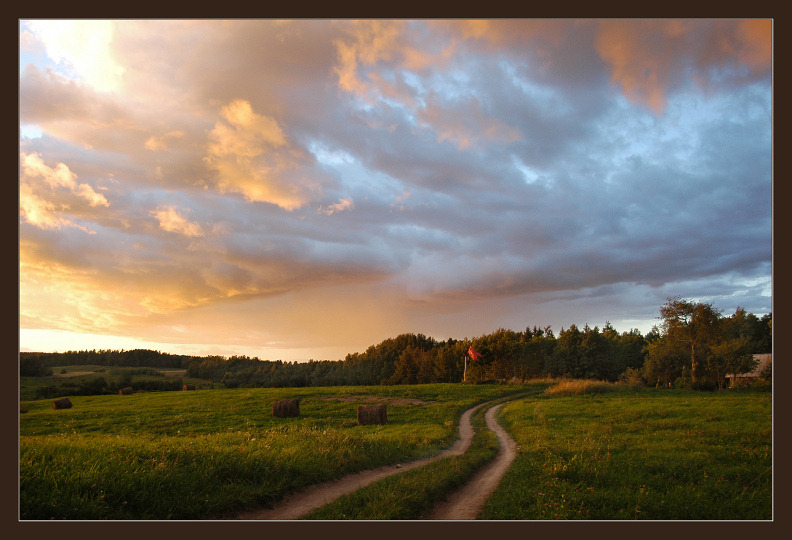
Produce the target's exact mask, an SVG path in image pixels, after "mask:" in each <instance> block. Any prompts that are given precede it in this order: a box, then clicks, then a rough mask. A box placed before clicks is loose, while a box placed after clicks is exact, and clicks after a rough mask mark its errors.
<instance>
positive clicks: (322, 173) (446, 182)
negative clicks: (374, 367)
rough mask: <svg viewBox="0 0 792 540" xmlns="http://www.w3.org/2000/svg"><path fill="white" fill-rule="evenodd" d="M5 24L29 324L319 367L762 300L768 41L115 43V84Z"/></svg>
mask: <svg viewBox="0 0 792 540" xmlns="http://www.w3.org/2000/svg"><path fill="white" fill-rule="evenodd" d="M26 28H27V23H26V22H24V23H23V24H22V33H21V35H20V41H21V43H22V42H23V41H24V43H25V45H24V51H22V52H21V57H20V58H21V59H22V64H23V65H22V66H21V72H20V123H22V124H24V125H29V126H32V127H34V128H35V129H37V130H38V131H39V132H40V133H41V136H39V137H35V138H25V139H23V140H21V141H20V150H21V154H20V179H19V182H20V261H21V275H20V303H21V310H20V313H21V321H22V324H23V325H24V327H26V328H35V327H42V328H44V327H46V328H72V329H79V330H80V331H86V332H97V331H98V330H102V331H103V332H105V331H106V332H110V331H112V332H116V333H119V334H125V335H137V336H150V337H152V338H154V337H156V338H157V339H158V340H161V341H165V342H170V341H172V342H174V343H179V342H180V341H179V340H181V342H183V341H184V340H185V339H186V338H185V335H188V336H198V335H200V336H202V337H201V339H205V340H206V341H207V343H211V346H213V347H223V350H232V349H234V348H235V347H241V346H243V345H246V344H253V345H252V346H255V347H260V348H261V350H262V351H263V352H261V353H260V354H265V353H266V350H268V349H267V348H273V349H272V350H277V351H281V352H283V351H286V352H288V351H289V350H290V349H291V350H293V351H300V352H299V353H298V352H293V354H294V355H298V354H308V352H306V351H307V349H306V348H305V347H307V346H308V345H310V347H313V348H312V349H311V351H312V352H311V354H314V353H315V352H316V351H320V350H322V349H321V347H322V344H323V343H325V344H332V347H333V349H332V351H334V352H333V354H340V355H343V354H345V353H346V352H351V351H353V350H355V349H358V350H359V348H360V347H365V346H368V345H369V344H371V343H373V342H376V341H377V340H378V339H384V338H386V337H389V336H391V335H393V334H395V333H399V332H402V331H418V332H423V333H428V334H434V333H437V334H438V335H440V336H446V337H463V336H464V335H466V334H467V335H468V336H470V335H476V334H481V333H484V332H486V331H490V330H492V328H493V327H497V326H498V325H500V326H504V327H512V328H516V329H519V328H520V327H521V326H522V325H524V324H525V323H526V320H527V322H529V323H530V322H533V323H536V324H540V325H544V324H554V325H555V327H556V328H558V327H559V326H561V325H562V324H566V325H569V324H571V323H578V324H583V323H585V322H592V323H594V324H596V320H594V319H595V317H598V316H603V317H609V318H611V319H612V322H613V321H615V320H617V318H618V317H617V315H616V314H613V312H616V311H618V312H619V314H622V318H623V320H625V321H627V320H647V318H648V319H651V318H652V317H653V316H654V315H655V314H656V313H655V312H656V310H657V307H658V306H659V305H661V304H662V302H663V300H664V296H663V295H673V294H677V293H676V292H675V290H674V289H675V288H680V289H682V291H681V293H682V294H685V293H686V292H690V291H695V290H696V289H697V288H698V289H701V290H706V291H707V292H708V293H711V294H712V295H715V296H717V298H719V300H720V301H723V302H727V301H738V300H739V301H740V302H744V303H745V304H747V305H748V306H746V307H749V306H759V307H761V306H764V305H767V304H769V301H768V295H769V293H768V292H767V286H766V284H767V283H768V279H769V276H770V271H769V265H770V262H771V261H772V250H771V236H772V220H771V204H772V190H771V188H772V180H771V179H772V168H771V163H772V162H771V157H772V154H771V150H772V107H771V106H772V92H771V90H772V87H771V84H770V80H769V77H768V74H769V66H770V59H771V58H770V55H771V53H772V48H771V45H772V43H771V41H770V30H771V28H770V26H769V23H768V22H767V21H738V20H734V21H710V20H701V21H698V20H682V21H673V20H658V21H648V20H639V21H631V20H603V21H600V20H582V21H576V20H566V19H563V20H536V21H535V20H530V19H529V20H486V21H462V20H448V21H442V20H436V21H434V20H433V21H405V20H401V21H387V20H366V21H345V20H338V21H307V20H298V21H255V20H249V21H209V20H206V21H175V20H174V21H144V20H141V21H114V22H113V24H112V25H108V26H107V28H109V29H111V30H112V33H111V34H102V35H103V36H104V37H103V38H102V41H101V43H99V44H98V45H97V52H99V53H101V54H99V57H100V58H107V59H110V60H112V62H115V63H116V64H117V66H120V67H121V68H123V72H121V71H120V70H118V71H116V74H117V76H116V78H115V82H116V86H113V87H110V86H106V87H102V86H101V81H100V82H90V74H89V73H88V70H87V67H81V68H79V69H78V67H79V66H86V64H84V63H83V62H84V58H85V56H82V55H84V54H87V53H86V52H85V51H82V52H81V51H80V50H77V49H74V50H73V52H68V53H67V52H66V51H71V50H72V49H67V48H66V46H65V45H63V46H62V47H61V48H60V49H57V48H55V45H54V41H52V40H50V41H48V40H47V38H46V37H42V35H41V34H39V33H34V32H32V31H31V32H30V33H29V34H26V33H25V32H26ZM59 31H60V30H59ZM72 35H73V36H77V35H79V33H78V32H77V31H75V32H73V33H72ZM53 39H54V36H53ZM36 40H38V41H36ZM45 45H46V46H45ZM36 51H38V52H42V51H43V52H46V53H47V54H49V55H51V57H50V58H49V59H48V60H46V61H43V60H42V58H43V57H42V56H37V52H36ZM57 51H63V52H62V53H59V52H57ZM102 65H105V66H106V67H107V66H110V67H112V66H111V65H110V64H102ZM75 66H77V67H75ZM108 69H109V68H108ZM97 80H98V79H97ZM330 216H332V217H330ZM86 232H92V233H93V234H86ZM707 283H710V284H711V285H707V286H705V285H706V284H707ZM730 289H731V290H732V291H733V293H734V295H733V296H732V297H729V296H728V291H729V290H730ZM729 298H731V300H730V299H729ZM52 306H54V308H52V309H51V311H48V309H50V308H51V307H52ZM586 318H591V319H592V320H590V321H589V320H586ZM226 320H227V321H229V322H231V325H230V326H225V325H221V324H218V323H217V321H226ZM262 320H265V321H266V324H262ZM603 322H604V321H603ZM177 328H178V329H180V330H177ZM306 328H312V329H313V330H312V331H310V332H308V333H306V332H305V329H306ZM185 329H187V332H185ZM207 346H208V345H207ZM342 349H343V350H342ZM328 350H329V349H328ZM281 352H278V354H281ZM273 354H275V353H273ZM284 354H285V353H284ZM336 357H337V356H336Z"/></svg>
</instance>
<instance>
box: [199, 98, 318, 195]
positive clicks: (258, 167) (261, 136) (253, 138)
mask: <svg viewBox="0 0 792 540" xmlns="http://www.w3.org/2000/svg"><path fill="white" fill-rule="evenodd" d="M221 114H222V117H223V120H224V121H220V122H217V123H216V124H215V127H214V129H213V130H212V131H211V132H210V133H209V140H210V142H209V144H208V146H207V155H206V157H205V158H204V162H205V163H206V165H207V167H208V168H209V169H210V170H212V171H214V172H215V173H216V175H217V187H218V188H219V189H220V191H221V192H223V193H241V194H242V195H243V196H244V197H245V198H246V199H247V200H249V201H252V202H268V203H272V204H276V205H278V206H280V207H282V208H285V209H287V210H294V209H296V208H299V207H301V206H303V205H304V204H305V203H306V202H307V200H308V198H309V196H310V191H311V189H312V182H310V181H308V180H307V178H305V177H304V176H301V175H300V174H299V169H300V167H301V166H302V164H303V163H304V162H305V158H304V157H303V156H302V155H301V152H300V151H299V150H298V149H297V148H294V147H290V146H289V144H288V142H287V140H286V137H285V135H284V133H283V130H282V129H281V127H280V126H279V125H278V122H277V121H275V120H274V119H273V118H270V117H268V116H265V115H260V114H257V113H256V112H254V111H253V108H252V107H251V105H250V103H249V102H248V101H245V100H234V101H232V102H231V103H229V104H228V105H226V106H224V107H223V108H222V110H221ZM294 173H297V177H295V174H294Z"/></svg>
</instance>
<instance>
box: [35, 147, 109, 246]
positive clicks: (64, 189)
mask: <svg viewBox="0 0 792 540" xmlns="http://www.w3.org/2000/svg"><path fill="white" fill-rule="evenodd" d="M20 169H21V175H20V194H19V206H20V211H21V214H22V216H23V217H24V218H25V220H26V221H27V222H28V223H31V224H33V225H35V226H37V227H41V228H44V229H60V228H61V227H62V226H72V227H77V228H79V229H81V230H83V231H86V232H90V231H89V229H88V228H87V227H85V226H83V225H79V224H77V223H75V222H74V221H73V220H72V219H70V218H68V217H65V216H66V215H74V216H81V214H82V212H80V209H79V206H80V205H81V203H87V204H88V206H89V207H97V206H100V207H107V206H109V203H108V201H107V199H106V198H105V196H104V195H102V194H101V193H97V192H96V191H95V190H94V188H93V187H92V186H90V185H89V184H84V183H77V175H76V174H74V173H73V172H72V171H71V170H70V169H69V167H68V166H66V164H65V163H58V164H57V165H56V166H55V167H49V166H48V165H46V164H45V163H44V160H43V159H42V158H41V156H40V155H39V154H37V153H25V152H22V153H21V154H20ZM47 199H49V200H47ZM75 207H76V208H75Z"/></svg>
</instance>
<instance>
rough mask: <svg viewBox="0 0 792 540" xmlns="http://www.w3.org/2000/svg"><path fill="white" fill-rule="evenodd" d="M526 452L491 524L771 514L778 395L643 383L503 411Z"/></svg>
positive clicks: (499, 494) (489, 513)
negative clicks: (642, 385) (499, 521)
mask: <svg viewBox="0 0 792 540" xmlns="http://www.w3.org/2000/svg"><path fill="white" fill-rule="evenodd" d="M501 419H502V422H503V425H504V427H506V429H507V430H508V431H509V432H510V433H511V434H512V436H513V437H514V439H515V440H516V441H517V444H518V445H519V447H520V449H519V455H518V458H517V459H516V460H515V462H514V463H513V465H512V467H511V468H510V470H509V471H508V472H507V474H506V475H505V477H504V479H503V482H502V483H501V485H500V486H499V488H498V490H497V491H496V493H495V494H494V495H493V497H492V498H491V499H490V500H489V501H488V503H487V506H486V508H485V510H484V512H483V513H482V515H481V516H480V517H481V518H482V519H532V520H552V519H562V520H576V519H594V520H641V519H649V520H769V519H772V517H773V516H772V396H771V394H769V393H748V392H746V393H741V392H731V391H724V392H719V393H718V392H716V393H702V392H692V391H682V390H655V389H644V390H639V391H636V390H634V389H629V388H624V387H619V386H614V387H613V388H612V389H610V391H609V392H608V393H607V394H590V395H582V396H576V395H558V396H552V395H549V396H543V397H540V398H538V399H530V400H520V401H517V402H513V403H510V404H507V405H505V406H504V409H503V411H502V413H501Z"/></svg>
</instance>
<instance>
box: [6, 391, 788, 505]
mask: <svg viewBox="0 0 792 540" xmlns="http://www.w3.org/2000/svg"><path fill="white" fill-rule="evenodd" d="M507 396H511V397H513V398H515V399H514V400H513V401H511V402H510V403H507V404H506V405H505V406H504V408H503V409H502V410H501V412H500V423H501V424H502V425H503V426H504V427H505V428H506V429H507V430H508V431H509V432H510V433H511V435H512V437H513V438H514V439H515V440H516V441H517V443H518V445H519V450H518V457H517V459H516V460H515V462H514V463H513V464H512V467H511V468H510V470H509V471H508V472H507V473H506V475H505V477H504V479H503V482H502V483H501V485H500V487H499V489H498V490H497V491H496V493H495V494H494V495H493V497H492V498H491V499H490V501H489V503H488V504H487V506H486V507H485V509H484V510H483V512H482V513H481V514H480V516H479V518H480V519H497V520H502V519H508V520H512V519H531V520H554V519H559V520H577V519H590V520H641V519H649V520H722V519H728V520H766V519H772V489H773V484H772V480H773V474H772V394H771V393H769V392H751V391H723V392H693V391H686V390H669V389H654V388H631V387H629V386H624V385H616V384H610V383H594V382H579V381H566V382H561V383H558V384H550V383H548V382H547V381H542V382H534V383H530V384H527V385H459V384H425V385H406V386H376V387H325V388H301V389H295V388H291V389H224V390H198V391H191V392H152V393H140V394H134V395H129V396H120V395H114V396H82V397H80V396H76V397H72V398H71V399H72V401H73V403H74V407H73V408H72V409H66V410H52V409H51V407H50V404H51V400H40V401H28V402H23V406H24V407H25V408H27V409H28V411H29V412H27V413H25V414H22V415H21V416H20V517H21V519H23V520H27V519H50V518H55V519H122V520H127V519H132V520H138V519H142V520H152V519H154V520H158V519H225V518H228V517H231V516H233V515H234V514H235V513H236V512H240V511H243V510H249V509H255V508H258V507H266V506H271V505H273V504H275V503H276V502H277V501H278V500H280V499H282V498H283V497H284V496H285V495H286V494H288V493H289V492H291V491H293V490H297V489H300V488H302V487H305V486H308V485H310V484H314V483H319V482H323V481H327V480H331V479H334V478H338V477H340V476H343V475H344V474H347V473H350V472H354V471H359V470H363V469H368V468H374V467H378V466H381V465H385V464H394V463H399V462H406V461H409V460H413V459H418V458H422V457H426V456H429V455H434V454H437V453H439V452H440V451H441V450H442V449H444V448H447V447H448V446H450V445H451V443H452V442H453V441H454V440H455V439H456V436H457V422H458V418H459V416H460V414H461V413H462V412H463V411H464V410H466V409H468V408H470V407H472V406H473V405H475V404H477V403H482V402H486V401H491V400H495V399H498V398H502V397H507ZM286 397H298V398H300V399H301V403H300V411H301V416H300V417H299V418H291V419H280V418H274V417H272V414H271V404H272V402H273V401H276V400H278V399H283V398H286ZM372 400H376V401H378V402H385V403H387V404H388V420H389V423H388V424H387V425H384V426H357V424H356V415H355V410H356V407H357V405H359V404H364V403H370V402H372ZM483 412H484V411H483V410H481V411H479V413H478V414H477V415H475V416H474V418H473V423H474V425H476V426H477V434H476V437H475V439H474V442H473V444H472V445H471V448H470V450H469V451H468V452H467V453H466V454H465V455H463V456H454V457H449V458H444V459H441V460H438V461H435V462H432V463H430V464H429V465H426V466H423V467H420V468H417V469H413V470H410V471H406V472H404V473H401V474H397V475H394V476H391V477H388V478H385V479H383V480H380V481H379V482H376V483H374V484H371V485H370V486H367V487H365V488H363V489H361V490H359V491H357V492H354V493H351V494H349V495H346V496H343V497H341V498H339V499H337V500H336V501H334V502H331V503H330V504H328V505H327V506H325V507H323V508H320V509H317V510H316V511H314V512H313V513H311V514H309V515H308V516H305V518H306V519H420V518H421V517H424V516H425V515H426V513H427V512H428V510H429V509H431V507H432V506H433V505H434V503H435V502H437V501H439V500H441V499H442V498H443V497H445V496H446V495H447V494H448V493H450V492H451V491H453V490H454V489H456V488H458V487H460V486H461V485H463V484H464V482H465V481H466V480H467V479H468V478H470V477H471V476H472V475H473V474H474V473H475V471H476V469H478V468H479V467H480V466H481V465H483V464H484V463H486V462H488V461H489V460H491V459H492V458H493V457H494V455H495V452H496V451H497V442H496V440H495V438H494V435H493V434H492V433H491V432H489V431H487V430H484V429H482V426H483Z"/></svg>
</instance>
